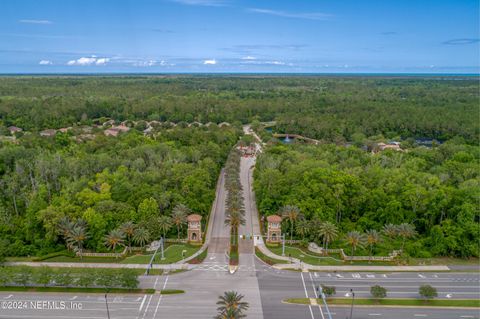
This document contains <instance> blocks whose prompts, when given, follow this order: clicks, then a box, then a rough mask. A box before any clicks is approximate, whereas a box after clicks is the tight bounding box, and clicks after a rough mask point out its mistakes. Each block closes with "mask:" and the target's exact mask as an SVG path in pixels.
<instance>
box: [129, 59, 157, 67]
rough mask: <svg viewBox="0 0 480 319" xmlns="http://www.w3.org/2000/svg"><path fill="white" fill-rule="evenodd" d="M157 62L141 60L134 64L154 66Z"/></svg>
mask: <svg viewBox="0 0 480 319" xmlns="http://www.w3.org/2000/svg"><path fill="white" fill-rule="evenodd" d="M156 64H157V61H155V60H139V61H135V62H134V63H133V66H140V67H147V66H154V65H156Z"/></svg>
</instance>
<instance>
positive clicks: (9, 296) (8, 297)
mask: <svg viewBox="0 0 480 319" xmlns="http://www.w3.org/2000/svg"><path fill="white" fill-rule="evenodd" d="M12 297H13V295H8V296H7V297H5V299H10V298H12Z"/></svg>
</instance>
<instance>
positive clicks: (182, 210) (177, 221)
mask: <svg viewBox="0 0 480 319" xmlns="http://www.w3.org/2000/svg"><path fill="white" fill-rule="evenodd" d="M188 214H190V208H188V207H187V206H185V205H183V204H178V205H177V206H175V207H174V208H173V210H172V222H173V224H174V225H175V226H177V239H180V230H181V229H182V226H183V225H184V224H185V222H186V220H187V215H188Z"/></svg>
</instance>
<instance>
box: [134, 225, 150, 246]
mask: <svg viewBox="0 0 480 319" xmlns="http://www.w3.org/2000/svg"><path fill="white" fill-rule="evenodd" d="M149 240H150V233H149V232H148V230H146V229H145V228H143V227H138V228H136V229H135V232H134V234H133V242H134V243H135V244H137V245H140V247H143V246H145V245H146V244H147V243H148V241H149Z"/></svg>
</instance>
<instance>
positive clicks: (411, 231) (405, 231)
mask: <svg viewBox="0 0 480 319" xmlns="http://www.w3.org/2000/svg"><path fill="white" fill-rule="evenodd" d="M416 234H417V232H416V231H415V226H413V225H412V224H408V223H403V224H400V225H398V235H399V236H400V237H402V250H403V248H404V247H405V240H407V238H413V237H415V235H416Z"/></svg>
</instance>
